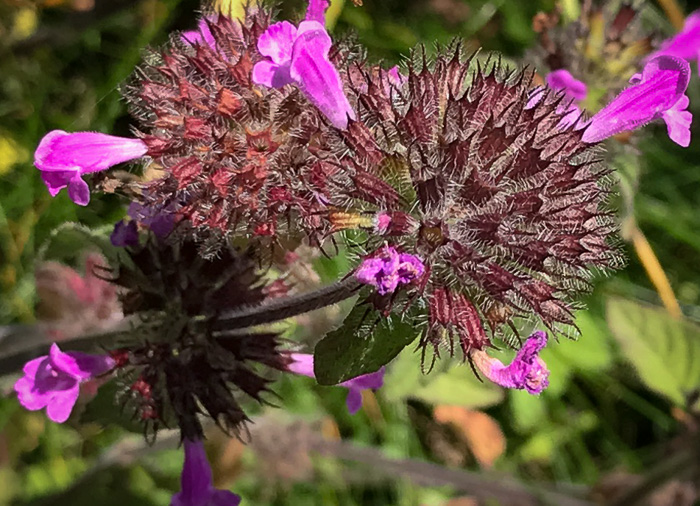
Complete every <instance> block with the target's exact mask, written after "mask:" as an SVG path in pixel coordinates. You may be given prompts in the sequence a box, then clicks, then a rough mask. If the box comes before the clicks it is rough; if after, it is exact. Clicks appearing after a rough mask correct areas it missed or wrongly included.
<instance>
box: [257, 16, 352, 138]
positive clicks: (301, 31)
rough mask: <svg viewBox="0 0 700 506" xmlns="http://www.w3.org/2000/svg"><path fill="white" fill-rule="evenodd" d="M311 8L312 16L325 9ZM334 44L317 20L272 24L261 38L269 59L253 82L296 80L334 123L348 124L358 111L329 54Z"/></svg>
mask: <svg viewBox="0 0 700 506" xmlns="http://www.w3.org/2000/svg"><path fill="white" fill-rule="evenodd" d="M319 5H320V4H319ZM312 7H313V8H312ZM309 8H310V10H311V13H312V14H311V15H312V17H317V14H315V13H317V12H318V10H319V9H321V12H322V10H323V9H322V8H321V7H319V6H312V5H310V6H309ZM331 46H332V41H331V38H330V36H329V35H328V32H326V29H325V28H324V27H323V23H322V22H319V21H317V20H309V21H302V22H301V24H300V25H299V27H298V28H297V27H295V26H294V25H292V24H291V23H289V22H287V21H282V22H279V23H275V24H274V25H270V26H269V27H268V29H267V30H265V32H263V34H262V35H261V36H260V38H259V39H258V51H260V54H261V55H263V56H266V57H267V58H268V60H263V61H260V62H257V63H256V64H255V66H254V67H253V72H252V79H253V82H254V83H256V84H260V85H263V86H269V87H272V88H280V87H282V86H285V85H287V84H291V83H294V84H296V85H297V86H299V89H301V91H302V92H303V93H304V95H305V96H306V98H307V99H308V100H309V101H310V102H311V103H313V104H314V105H315V106H316V107H317V108H318V109H319V110H320V111H321V112H322V113H323V114H324V115H325V116H326V117H327V118H328V120H329V121H330V122H331V123H332V124H333V126H335V127H336V128H341V129H344V128H347V125H348V118H350V119H355V112H354V111H353V110H352V107H351V106H350V102H348V99H347V97H346V96H345V92H344V90H343V83H342V80H341V79H340V74H339V73H338V70H337V69H336V68H335V67H334V66H333V64H332V63H331V62H330V60H329V58H328V52H329V51H330V48H331Z"/></svg>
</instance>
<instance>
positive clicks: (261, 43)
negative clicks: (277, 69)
mask: <svg viewBox="0 0 700 506" xmlns="http://www.w3.org/2000/svg"><path fill="white" fill-rule="evenodd" d="M296 38H297V27H296V26H294V25H293V24H291V23H290V22H289V21H280V22H279V23H275V24H273V25H270V26H269V27H268V29H267V30H265V31H264V32H263V34H262V35H261V36H260V38H259V39H258V51H260V54H261V55H263V56H267V57H268V58H270V59H271V60H272V62H273V63H275V64H277V65H284V64H289V62H290V61H291V60H292V48H293V46H294V41H295V40H296Z"/></svg>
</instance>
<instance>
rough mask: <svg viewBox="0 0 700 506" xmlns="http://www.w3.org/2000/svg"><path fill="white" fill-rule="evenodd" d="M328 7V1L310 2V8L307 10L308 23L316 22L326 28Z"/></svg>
mask: <svg viewBox="0 0 700 506" xmlns="http://www.w3.org/2000/svg"><path fill="white" fill-rule="evenodd" d="M328 5H329V3H328V0H309V6H308V8H307V9H306V21H316V22H318V23H321V24H322V25H324V26H325V24H326V10H328Z"/></svg>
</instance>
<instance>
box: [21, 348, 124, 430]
mask: <svg viewBox="0 0 700 506" xmlns="http://www.w3.org/2000/svg"><path fill="white" fill-rule="evenodd" d="M114 365H115V363H114V360H112V359H111V358H110V357H108V356H106V355H88V354H86V353H80V352H77V351H69V352H67V353H63V352H62V351H61V350H60V349H59V347H58V345H57V344H55V343H54V344H52V345H51V350H50V351H49V354H48V355H47V356H43V357H39V358H35V359H34V360H30V361H29V362H27V363H26V364H25V366H24V376H22V377H21V378H20V379H18V380H17V382H16V383H15V392H17V398H18V399H19V402H20V404H21V405H22V406H24V407H25V408H26V409H28V410H30V411H37V410H40V409H43V408H46V414H47V415H48V417H49V418H50V419H51V420H53V421H54V422H56V423H63V422H65V421H66V420H68V417H69V416H70V413H71V411H72V410H73V406H75V403H76V401H77V400H78V395H79V394H80V384H81V383H84V382H86V381H88V380H91V379H93V378H95V377H97V376H100V375H102V374H104V373H106V372H107V371H109V370H110V369H112V368H114Z"/></svg>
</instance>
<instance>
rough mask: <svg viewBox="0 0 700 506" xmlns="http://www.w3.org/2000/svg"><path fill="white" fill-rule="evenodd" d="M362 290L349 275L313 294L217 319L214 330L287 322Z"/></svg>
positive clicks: (232, 313) (271, 302)
mask: <svg viewBox="0 0 700 506" xmlns="http://www.w3.org/2000/svg"><path fill="white" fill-rule="evenodd" d="M359 287H360V283H359V282H358V281H357V280H356V279H355V277H354V276H348V277H347V278H345V279H342V280H340V281H338V282H336V283H333V284H332V285H329V286H326V287H324V288H321V289H319V290H315V291H313V292H308V293H302V294H300V295H294V296H291V297H283V298H279V299H273V300H272V301H270V302H268V303H265V304H261V305H259V306H252V307H249V308H243V309H239V310H236V311H231V312H229V313H225V314H224V315H222V316H221V317H219V318H218V319H217V321H216V322H215V323H214V326H213V329H214V330H221V331H228V330H234V329H242V328H246V327H252V326H255V325H263V324H266V323H273V322H277V321H281V320H285V319H287V318H291V317H292V316H298V315H300V314H304V313H308V312H309V311H313V310H315V309H321V308H324V307H327V306H331V305H333V304H337V303H338V302H341V301H344V300H346V299H349V298H351V297H354V296H355V295H356V293H357V290H358V288H359Z"/></svg>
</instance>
